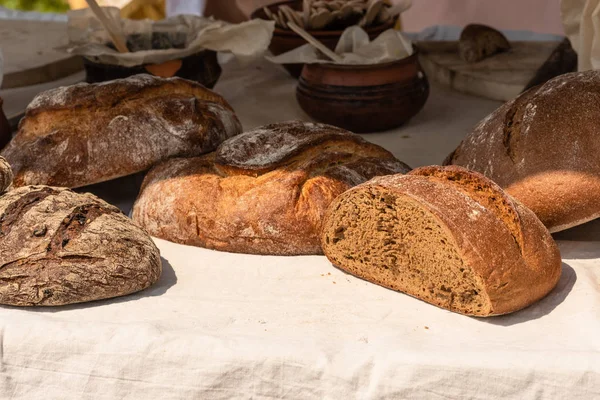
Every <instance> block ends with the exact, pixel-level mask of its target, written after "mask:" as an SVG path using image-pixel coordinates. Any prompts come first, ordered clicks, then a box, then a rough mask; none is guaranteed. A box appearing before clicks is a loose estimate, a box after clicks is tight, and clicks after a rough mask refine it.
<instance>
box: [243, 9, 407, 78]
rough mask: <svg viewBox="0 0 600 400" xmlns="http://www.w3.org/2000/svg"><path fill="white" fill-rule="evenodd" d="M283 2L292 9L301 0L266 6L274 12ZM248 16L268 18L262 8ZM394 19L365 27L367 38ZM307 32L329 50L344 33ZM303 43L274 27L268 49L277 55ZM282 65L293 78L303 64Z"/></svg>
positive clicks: (383, 30)
mask: <svg viewBox="0 0 600 400" xmlns="http://www.w3.org/2000/svg"><path fill="white" fill-rule="evenodd" d="M283 4H285V5H288V6H290V7H291V8H292V9H294V10H301V9H302V0H293V1H280V2H278V3H274V4H271V5H270V6H268V8H269V9H270V10H271V11H275V12H276V11H277V8H278V7H279V6H280V5H283ZM250 18H252V19H255V18H260V19H268V18H267V16H266V14H265V12H264V11H263V9H262V8H259V9H258V10H256V11H254V12H253V13H252V14H251V15H250ZM396 21H397V19H393V20H391V21H389V22H387V23H385V24H383V25H378V26H371V27H368V28H365V31H366V32H367V33H368V34H369V38H370V39H371V40H373V39H375V38H377V36H379V35H380V34H381V33H382V32H385V31H387V30H388V29H392V28H393V27H394V25H396ZM308 33H310V34H311V35H312V36H314V37H315V38H317V40H319V41H320V42H321V43H323V44H324V45H325V46H327V47H329V48H330V49H331V50H334V49H335V46H337V43H338V41H339V40H340V37H341V36H342V33H344V29H336V30H327V31H315V30H308ZM305 44H306V40H304V39H303V38H301V37H300V36H298V34H297V33H295V32H294V31H292V30H287V29H281V28H278V27H276V28H275V31H274V32H273V39H272V40H271V45H270V46H269V50H270V51H271V53H273V55H275V56H278V55H280V54H282V53H286V52H288V51H290V50H294V49H295V48H297V47H300V46H303V45H305ZM283 66H284V67H285V69H286V70H287V71H288V72H289V73H290V75H292V76H293V77H294V78H298V77H299V76H300V73H301V72H302V67H303V66H304V64H284V65H283Z"/></svg>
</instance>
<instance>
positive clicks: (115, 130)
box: [2, 74, 241, 188]
mask: <svg viewBox="0 0 600 400" xmlns="http://www.w3.org/2000/svg"><path fill="white" fill-rule="evenodd" d="M240 132H241V125H240V122H239V121H238V119H237V117H236V116H235V114H234V112H233V110H232V108H231V107H230V106H229V104H227V102H226V101H225V100H224V99H223V98H222V97H221V96H219V95H218V94H216V93H214V92H212V91H210V90H208V89H206V88H205V87H203V86H202V85H200V84H198V83H195V82H192V81H188V80H185V79H181V78H169V79H163V78H158V77H155V76H151V75H146V74H142V75H135V76H132V77H129V78H125V79H117V80H114V81H109V82H104V83H96V84H87V83H80V84H77V85H73V86H67V87H61V88H57V89H52V90H49V91H47V92H43V93H41V94H39V95H38V96H36V98H34V100H33V101H32V102H31V104H30V105H29V107H28V108H27V111H26V114H25V117H24V118H23V119H22V120H21V123H20V125H19V131H18V133H17V135H16V136H15V137H14V139H13V140H12V141H11V142H10V143H9V144H8V146H7V147H6V148H5V149H4V150H3V151H2V155H3V156H4V157H5V158H6V159H7V160H8V161H9V163H10V164H11V165H12V168H13V171H14V174H15V180H14V183H15V186H23V185H32V184H45V185H53V186H66V187H71V188H75V187H80V186H85V185H90V184H93V183H98V182H103V181H107V180H110V179H115V178H118V177H122V176H125V175H131V174H134V173H137V172H141V171H144V170H146V169H148V168H150V167H151V166H153V165H154V164H156V163H157V162H159V161H162V160H164V159H166V158H169V157H174V156H197V155H200V154H204V153H207V152H210V151H213V150H214V149H215V148H216V147H217V146H218V145H219V144H220V143H221V142H223V141H224V140H225V139H227V138H229V137H231V136H234V135H236V134H238V133H240Z"/></svg>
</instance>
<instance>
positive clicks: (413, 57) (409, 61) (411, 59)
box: [305, 45, 419, 70]
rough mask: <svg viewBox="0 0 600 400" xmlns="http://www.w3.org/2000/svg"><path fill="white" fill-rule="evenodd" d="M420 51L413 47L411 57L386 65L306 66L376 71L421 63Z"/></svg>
mask: <svg viewBox="0 0 600 400" xmlns="http://www.w3.org/2000/svg"><path fill="white" fill-rule="evenodd" d="M418 57H419V51H418V49H417V46H415V45H413V53H412V54H411V55H410V56H407V57H404V58H400V59H398V60H393V61H387V62H384V63H376V64H333V63H331V64H329V63H312V64H308V63H307V64H305V65H306V66H310V67H317V68H324V69H337V70H375V69H379V68H386V67H390V66H395V65H403V64H414V63H415V62H417V63H418V62H419V58H418Z"/></svg>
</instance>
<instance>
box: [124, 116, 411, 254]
mask: <svg viewBox="0 0 600 400" xmlns="http://www.w3.org/2000/svg"><path fill="white" fill-rule="evenodd" d="M408 170H409V168H408V167H407V166H406V165H405V164H403V163H401V162H400V161H398V160H397V159H396V158H394V156H393V155H392V154H391V153H389V152H388V151H387V150H384V149H383V148H381V147H379V146H377V145H374V144H371V143H369V142H367V141H365V140H364V139H362V138H361V137H360V136H358V135H355V134H353V133H350V132H348V131H345V130H343V129H339V128H335V127H333V126H329V125H324V124H313V123H302V122H287V123H279V124H273V125H267V126H264V127H261V128H258V129H256V130H253V131H250V132H245V133H243V134H241V135H239V136H236V137H234V138H231V139H229V140H227V141H226V142H224V143H223V144H222V145H221V146H219V148H218V149H217V151H216V152H215V153H211V154H209V155H206V156H203V157H197V158H187V159H185V158H179V159H171V160H168V161H165V162H164V163H162V164H160V165H158V166H156V167H155V168H153V169H152V170H151V171H150V172H149V173H148V175H147V176H146V179H145V180H144V183H143V186H142V190H141V192H140V195H139V197H138V199H137V201H136V203H135V205H134V208H133V219H134V221H135V222H137V223H138V224H139V225H140V226H142V227H143V228H145V229H146V230H147V231H148V232H149V233H150V234H151V235H153V236H156V237H160V238H163V239H166V240H170V241H173V242H177V243H184V244H190V245H195V246H201V247H207V248H212V249H218V250H224V251H231V252H241V253H255V254H279V255H295V254H320V253H321V246H320V243H319V232H320V229H321V220H322V216H323V213H324V212H325V209H326V208H327V206H328V205H329V203H330V202H331V201H332V200H333V199H334V198H335V197H336V196H338V195H339V194H341V193H342V192H344V191H345V190H347V189H349V188H350V187H352V186H354V185H357V184H359V183H361V182H364V181H366V180H368V179H370V178H372V177H374V176H377V175H387V174H391V173H398V172H407V171H408Z"/></svg>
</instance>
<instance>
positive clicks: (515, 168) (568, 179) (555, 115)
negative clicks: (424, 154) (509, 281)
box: [444, 71, 600, 232]
mask: <svg viewBox="0 0 600 400" xmlns="http://www.w3.org/2000/svg"><path fill="white" fill-rule="evenodd" d="M599 120H600V72H599V71H587V72H580V73H570V74H565V75H561V76H559V77H557V78H554V79H551V80H550V81H548V82H546V83H545V84H543V85H541V86H538V87H535V88H533V89H530V90H529V91H527V92H525V93H523V94H522V95H520V96H519V97H517V98H516V99H514V100H512V101H509V102H507V103H506V104H504V105H503V106H501V107H500V108H499V109H497V110H496V111H494V112H493V113H492V114H491V115H489V116H488V117H487V118H485V119H484V120H483V121H481V122H480V123H479V125H477V127H475V130H474V131H473V132H471V133H470V134H469V135H468V136H467V137H466V138H465V139H464V140H463V141H462V143H461V144H460V145H459V146H458V148H457V149H456V150H455V151H454V152H453V153H452V154H451V155H450V156H448V158H447V159H446V161H445V162H444V163H445V164H453V165H460V166H463V167H466V168H468V169H472V170H475V171H478V172H481V173H483V174H484V175H486V176H487V177H488V178H490V179H492V180H493V181H494V182H496V183H497V184H499V185H500V186H502V187H503V188H504V189H505V190H506V191H507V192H508V193H509V194H510V195H512V196H513V197H515V198H517V199H518V200H519V201H521V202H522V203H523V204H524V205H525V206H527V207H528V208H530V209H531V210H532V211H533V212H535V213H536V215H537V216H538V217H539V219H540V220H541V221H542V222H543V223H544V224H545V225H546V227H547V228H548V229H549V230H550V232H557V231H561V230H564V229H567V228H570V227H572V226H575V225H579V224H582V223H584V222H587V221H590V220H592V219H595V218H597V217H599V216H600V157H598V154H600V140H598V138H599V137H600V124H599V123H598V121H599Z"/></svg>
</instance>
